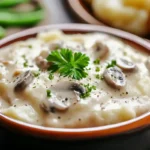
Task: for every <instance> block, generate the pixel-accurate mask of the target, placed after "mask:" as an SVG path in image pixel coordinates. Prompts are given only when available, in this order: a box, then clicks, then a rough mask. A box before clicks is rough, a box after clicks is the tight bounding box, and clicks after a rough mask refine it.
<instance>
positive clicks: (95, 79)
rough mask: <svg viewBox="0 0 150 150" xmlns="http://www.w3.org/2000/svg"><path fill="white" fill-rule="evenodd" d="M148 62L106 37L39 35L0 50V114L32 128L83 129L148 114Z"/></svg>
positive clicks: (58, 33)
mask: <svg viewBox="0 0 150 150" xmlns="http://www.w3.org/2000/svg"><path fill="white" fill-rule="evenodd" d="M149 91H150V57H149V54H148V53H146V52H144V51H141V50H140V49H139V48H138V47H133V46H131V45H129V44H127V43H126V42H125V41H123V40H121V39H120V38H117V37H114V36H111V35H107V34H103V33H86V34H65V33H63V32H61V31H59V30H52V31H49V32H42V33H39V34H38V35H37V36H36V37H35V38H30V39H27V40H25V41H18V42H16V43H13V44H11V45H9V46H7V47H4V48H1V50H0V112H1V113H2V114H4V115H6V116H9V117H11V118H14V119H17V120H20V121H23V122H27V123H30V124H35V125H40V126H47V127H56V128H60V127H63V128H85V127H94V126H103V125H108V124H114V123H119V122H123V121H126V120H130V119H132V118H135V117H137V116H140V115H142V114H144V113H146V112H149V111H150V92H149Z"/></svg>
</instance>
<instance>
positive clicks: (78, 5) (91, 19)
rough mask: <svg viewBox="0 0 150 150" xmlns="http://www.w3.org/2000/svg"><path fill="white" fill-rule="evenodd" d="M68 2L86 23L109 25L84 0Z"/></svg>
mask: <svg viewBox="0 0 150 150" xmlns="http://www.w3.org/2000/svg"><path fill="white" fill-rule="evenodd" d="M68 4H69V6H70V8H71V9H72V10H73V12H74V13H75V14H76V15H77V16H78V17H79V18H80V19H81V20H82V21H83V22H85V23H89V24H95V25H101V26H109V25H108V24H106V23H104V22H103V21H101V20H99V19H97V17H95V15H94V14H93V12H92V9H91V7H90V6H89V5H88V4H87V3H86V2H85V1H84V0H68ZM143 38H146V39H148V40H150V35H147V36H146V37H143Z"/></svg>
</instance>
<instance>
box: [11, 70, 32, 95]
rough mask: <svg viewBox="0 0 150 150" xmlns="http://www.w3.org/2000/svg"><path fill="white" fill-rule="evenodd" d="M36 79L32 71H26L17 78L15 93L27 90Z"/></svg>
mask: <svg viewBox="0 0 150 150" xmlns="http://www.w3.org/2000/svg"><path fill="white" fill-rule="evenodd" d="M33 79H34V77H33V75H32V73H31V71H26V72H23V73H22V74H20V75H19V76H17V79H16V81H15V87H14V91H15V92H21V91H23V90H25V88H26V87H27V86H28V85H29V84H30V83H31V82H32V81H33Z"/></svg>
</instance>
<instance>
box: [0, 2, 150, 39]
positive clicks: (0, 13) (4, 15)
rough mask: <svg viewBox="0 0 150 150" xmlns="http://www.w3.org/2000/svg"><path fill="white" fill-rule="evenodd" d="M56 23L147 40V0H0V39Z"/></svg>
mask: <svg viewBox="0 0 150 150" xmlns="http://www.w3.org/2000/svg"><path fill="white" fill-rule="evenodd" d="M58 23H88V24H97V25H104V26H110V27H113V28H117V29H121V30H124V31H127V32H131V33H133V34H136V35H138V36H141V37H144V38H147V39H149V38H150V0H115V1H114V0H105V1H104V0H0V38H3V37H5V36H7V35H10V34H13V33H16V32H18V31H20V30H24V29H26V28H31V27H35V26H41V25H48V24H58Z"/></svg>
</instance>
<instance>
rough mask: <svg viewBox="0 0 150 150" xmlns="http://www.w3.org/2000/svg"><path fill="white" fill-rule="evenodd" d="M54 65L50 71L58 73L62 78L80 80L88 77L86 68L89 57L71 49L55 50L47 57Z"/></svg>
mask: <svg viewBox="0 0 150 150" xmlns="http://www.w3.org/2000/svg"><path fill="white" fill-rule="evenodd" d="M47 61H49V62H51V63H52V65H51V66H50V68H49V71H51V72H52V73H54V72H56V71H57V72H58V73H59V74H60V76H64V77H66V76H67V77H70V78H72V79H76V80H80V79H82V78H85V77H86V76H87V72H85V67H87V66H88V64H89V57H87V56H86V55H85V54H83V53H81V52H73V51H72V50H70V49H60V50H54V51H52V52H51V54H49V56H48V57H47Z"/></svg>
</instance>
